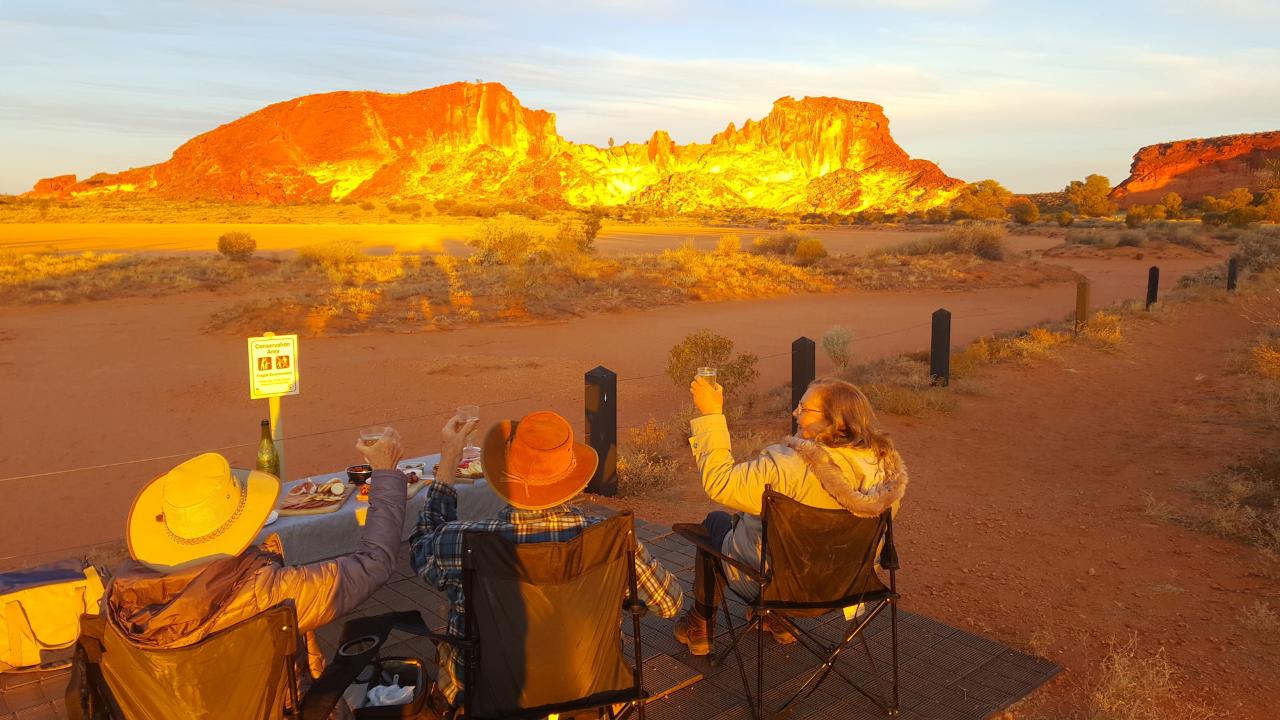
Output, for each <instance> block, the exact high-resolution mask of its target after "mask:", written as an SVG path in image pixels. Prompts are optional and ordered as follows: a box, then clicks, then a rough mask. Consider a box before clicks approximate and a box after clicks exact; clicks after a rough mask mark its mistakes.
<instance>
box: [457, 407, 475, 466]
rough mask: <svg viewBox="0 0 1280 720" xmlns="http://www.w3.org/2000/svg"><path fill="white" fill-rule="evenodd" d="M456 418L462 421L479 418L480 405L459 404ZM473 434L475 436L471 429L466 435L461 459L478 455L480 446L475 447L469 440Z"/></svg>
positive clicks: (468, 458)
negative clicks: (465, 443)
mask: <svg viewBox="0 0 1280 720" xmlns="http://www.w3.org/2000/svg"><path fill="white" fill-rule="evenodd" d="M458 418H459V419H461V420H463V421H467V420H479V419H480V406H479V405H460V406H459V407H458ZM474 436H475V430H472V431H471V432H470V433H469V434H468V435H467V446H466V447H464V448H462V459H463V460H475V459H476V458H478V457H480V448H478V447H476V446H475V445H474V444H473V443H472V442H471V438H472V437H474Z"/></svg>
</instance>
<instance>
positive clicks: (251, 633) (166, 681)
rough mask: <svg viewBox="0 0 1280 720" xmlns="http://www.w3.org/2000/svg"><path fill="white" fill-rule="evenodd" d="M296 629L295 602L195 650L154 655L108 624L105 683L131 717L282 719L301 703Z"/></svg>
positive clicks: (220, 634) (103, 662) (208, 639)
mask: <svg viewBox="0 0 1280 720" xmlns="http://www.w3.org/2000/svg"><path fill="white" fill-rule="evenodd" d="M297 628H298V625H297V621H296V616H295V613H294V609H293V605H291V604H284V605H280V606H277V607H275V608H272V609H270V610H267V611H266V612H264V613H260V614H258V615H255V616H253V617H251V618H249V619H248V620H244V621H242V622H239V623H237V624H235V625H233V626H231V627H229V628H225V629H223V630H220V631H218V632H216V633H214V634H212V635H210V636H208V637H206V638H205V639H204V640H201V641H200V642H198V643H196V644H194V645H190V646H188V647H183V648H175V649H165V650H152V649H145V648H140V647H138V646H136V645H133V644H132V643H130V642H129V641H128V640H127V639H125V638H124V637H123V636H122V635H121V634H120V633H119V631H117V630H116V629H115V628H114V627H113V626H112V625H111V624H110V623H105V624H104V627H103V632H102V638H101V641H102V659H101V661H100V667H101V671H102V678H103V680H105V682H106V684H107V687H108V688H109V690H110V693H111V695H112V697H113V698H114V699H115V702H116V704H117V705H118V706H119V708H120V710H122V711H123V712H124V715H125V717H127V718H129V720H206V719H208V720H214V719H221V718H264V719H266V720H278V719H279V718H283V717H284V708H285V707H286V706H290V707H293V706H295V704H296V703H297V701H298V698H297V689H296V686H295V685H294V671H293V665H292V663H293V662H294V655H295V654H296V652H297V649H298V629H297Z"/></svg>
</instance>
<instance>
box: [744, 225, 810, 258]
mask: <svg viewBox="0 0 1280 720" xmlns="http://www.w3.org/2000/svg"><path fill="white" fill-rule="evenodd" d="M809 239H811V238H810V236H808V235H806V234H804V233H800V232H796V231H795V230H784V231H783V232H780V233H775V234H773V235H766V236H765V237H758V238H756V239H755V241H754V242H752V243H751V252H753V253H755V254H757V255H794V254H795V252H796V248H797V247H798V246H799V245H800V241H801V240H809Z"/></svg>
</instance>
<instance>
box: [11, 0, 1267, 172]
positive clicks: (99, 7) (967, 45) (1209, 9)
mask: <svg viewBox="0 0 1280 720" xmlns="http://www.w3.org/2000/svg"><path fill="white" fill-rule="evenodd" d="M1278 25H1280V0H1163V1H1161V2H1147V1H1145V0H1142V1H1131V2H1126V1H1125V0H1111V1H1110V2H1096V1H1094V0H1079V1H1077V2H1040V1H1033V0H1023V1H1021V2H1000V1H997V0H796V1H795V2H785V1H783V0H772V1H761V2H757V1H755V0H736V1H730V0H726V1H723V2H722V1H713V0H644V1H643V2H632V1H630V0H597V1H594V2H592V1H588V0H560V1H559V2H552V1H551V0H522V1H515V2H508V1H507V0H472V2H457V1H456V0H449V1H437V0H218V1H217V2H206V1H205V0H186V1H182V0H110V1H109V2H103V1H102V0H92V1H87V0H86V1H82V0H0V68H3V72H0V193H17V192H23V191H25V190H28V189H30V187H31V185H32V184H33V183H34V182H35V181H36V180H37V179H39V178H42V177H48V176H52V175H60V174H66V173H76V174H78V175H79V176H80V177H86V176H88V175H91V174H93V173H95V172H99V171H113V172H114V171H119V170H124V169H126V168H129V167H137V166H141V165H150V164H153V163H157V162H162V161H164V160H165V159H167V158H168V157H169V155H170V154H171V153H172V152H173V150H174V149H175V148H177V147H178V146H179V145H180V144H182V143H183V142H184V141H186V140H187V139H189V138H191V137H192V136H194V135H196V134H199V133H201V132H205V131H207V130H210V129H212V128H214V127H216V126H218V125H221V124H223V123H226V122H230V121H232V120H234V119H236V118H238V117H241V116H243V115H246V114H248V113H250V112H253V111H254V110H257V109H258V108H261V107H263V106H264V105H267V104H270V103H273V102H278V101H281V100H286V99H289V98H292V97H297V96H300V95H307V94H312V93H321V92H329V91H334V90H376V91H381V92H392V93H398V92H409V91H413V90H420V89H423V88H428V87H434V86H436V85H443V84H446V83H450V82H456V81H459V80H484V81H486V82H500V83H502V84H504V85H506V86H507V87H508V88H510V89H511V90H512V91H513V92H514V93H515V95H516V97H517V98H519V99H520V101H521V102H522V103H523V104H524V105H525V106H526V107H530V108H536V109H543V110H549V111H551V112H553V113H555V115H556V121H557V127H558V129H559V131H560V134H561V135H563V136H564V137H565V138H567V139H568V140H571V141H574V142H586V143H593V144H597V145H603V144H605V143H606V142H607V140H608V139H609V138H610V137H612V138H616V140H617V141H618V142H626V141H635V142H642V141H644V140H646V139H648V137H649V136H650V135H651V134H652V133H653V131H654V130H657V129H664V130H667V131H668V132H670V134H671V137H672V138H673V139H674V140H675V141H676V142H679V143H688V142H706V141H708V140H709V139H710V137H711V135H712V134H713V133H715V132H718V131H720V130H723V129H724V127H725V126H726V125H728V124H729V123H730V122H734V123H735V124H737V125H738V126H741V125H742V123H743V121H745V120H746V119H748V118H756V119H758V118H760V117H763V116H764V115H766V114H767V113H768V112H769V109H770V107H771V106H772V104H773V101H774V100H776V99H778V98H779V97H784V96H794V97H803V96H805V95H813V96H835V97H841V98H846V99H850V100H863V101H870V102H875V103H878V104H880V105H883V106H884V108H885V112H886V114H887V115H888V117H889V122H890V126H889V127H890V131H891V132H892V134H893V137H894V139H895V140H897V142H898V144H899V145H901V146H902V147H903V148H904V149H905V150H906V151H907V152H908V153H909V154H910V155H911V156H912V157H919V158H926V159H929V160H932V161H934V162H936V163H938V165H939V166H941V167H942V169H943V170H944V171H945V172H947V173H948V174H950V175H952V176H954V177H958V178H961V179H964V180H969V181H974V180H980V179H984V178H995V179H996V180H998V181H1000V182H1001V183H1002V184H1004V185H1005V186H1006V187H1009V188H1010V189H1012V190H1014V191H1015V192H1040V191H1049V190H1057V189H1061V188H1062V187H1063V186H1065V185H1066V184H1067V183H1068V182H1069V181H1070V180H1073V179H1078V178H1082V177H1084V176H1085V175H1088V174H1090V173H1095V172H1098V173H1102V174H1104V175H1106V176H1108V177H1109V178H1111V180H1112V182H1113V183H1118V182H1119V181H1120V180H1121V179H1123V178H1124V177H1125V176H1127V175H1128V168H1129V163H1130V161H1131V158H1132V156H1133V153H1134V152H1135V151H1137V149H1138V148H1139V147H1141V146H1143V145H1150V144H1153V143H1158V142H1164V141H1169V140H1177V139H1185V138H1193V137H1209V136H1214V135H1224V134H1231V133H1241V132H1258V131H1264V130H1277V129H1280V72H1277V71H1276V68H1280V42H1278V41H1277V34H1276V32H1275V28H1276V27H1277V26H1278Z"/></svg>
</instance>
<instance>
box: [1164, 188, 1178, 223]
mask: <svg viewBox="0 0 1280 720" xmlns="http://www.w3.org/2000/svg"><path fill="white" fill-rule="evenodd" d="M1160 205H1161V206H1163V207H1164V214H1165V217H1167V218H1172V219H1177V218H1180V217H1182V196H1181V195H1179V194H1178V193H1176V192H1171V193H1165V196H1164V197H1162V198H1160Z"/></svg>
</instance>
